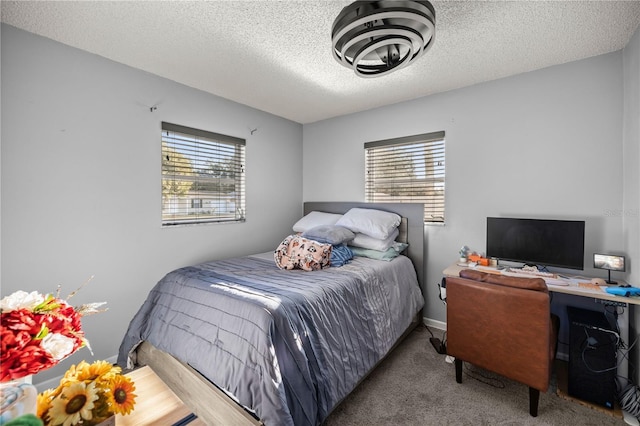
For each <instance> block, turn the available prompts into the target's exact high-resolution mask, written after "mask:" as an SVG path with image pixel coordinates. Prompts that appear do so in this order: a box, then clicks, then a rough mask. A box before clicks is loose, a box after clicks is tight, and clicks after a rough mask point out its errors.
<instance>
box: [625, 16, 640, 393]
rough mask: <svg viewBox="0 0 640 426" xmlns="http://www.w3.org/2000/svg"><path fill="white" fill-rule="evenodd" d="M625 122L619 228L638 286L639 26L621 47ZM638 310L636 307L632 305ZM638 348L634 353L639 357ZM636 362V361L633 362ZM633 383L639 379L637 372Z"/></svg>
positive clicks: (638, 319)
mask: <svg viewBox="0 0 640 426" xmlns="http://www.w3.org/2000/svg"><path fill="white" fill-rule="evenodd" d="M623 61H624V72H623V75H624V121H623V141H624V147H623V155H624V162H623V169H624V175H623V188H624V199H623V207H622V215H621V216H622V227H623V231H624V238H625V250H626V252H627V254H628V256H629V259H630V262H629V270H630V273H629V282H631V283H633V284H634V285H635V286H640V171H639V170H638V169H639V167H638V165H640V28H638V29H637V30H636V32H635V34H634V36H633V37H632V38H631V41H630V42H629V44H627V46H626V47H625V48H624V51H623ZM635 311H637V308H635ZM632 324H633V325H632V329H633V335H637V333H638V330H640V315H639V314H638V312H634V315H633V323H632ZM637 354H638V348H637V347H636V348H635V356H634V358H632V359H635V360H638V359H639V357H638V355H637ZM637 364H638V363H637V362H636V365H637ZM632 379H635V383H639V382H640V372H639V371H636V377H632Z"/></svg>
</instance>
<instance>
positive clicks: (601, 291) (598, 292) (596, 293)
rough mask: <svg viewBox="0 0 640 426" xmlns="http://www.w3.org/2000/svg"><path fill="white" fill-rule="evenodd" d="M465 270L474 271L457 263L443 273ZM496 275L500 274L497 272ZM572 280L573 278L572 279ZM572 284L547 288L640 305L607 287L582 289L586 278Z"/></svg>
mask: <svg viewBox="0 0 640 426" xmlns="http://www.w3.org/2000/svg"><path fill="white" fill-rule="evenodd" d="M463 269H474V268H470V267H467V266H459V265H458V264H457V263H455V262H454V263H452V264H451V265H449V266H448V267H447V268H446V269H445V270H444V271H442V273H443V275H444V276H445V277H457V276H458V275H459V273H460V271H462V270H463ZM482 272H489V271H487V270H486V269H483V270H482ZM495 273H499V271H498V270H496V272H495ZM570 278H571V277H570ZM570 281H571V282H570V284H569V285H566V286H563V285H552V284H549V285H547V288H548V289H549V291H551V292H555V293H565V294H571V295H573V296H582V297H592V298H594V299H598V300H609V301H611V302H619V303H623V304H629V305H640V297H638V296H634V297H624V296H616V295H615V294H610V293H607V292H606V291H605V288H606V286H601V287H599V288H598V289H595V290H594V289H591V288H586V287H581V286H580V285H579V284H578V282H590V278H584V279H583V280H580V279H576V278H571V280H570Z"/></svg>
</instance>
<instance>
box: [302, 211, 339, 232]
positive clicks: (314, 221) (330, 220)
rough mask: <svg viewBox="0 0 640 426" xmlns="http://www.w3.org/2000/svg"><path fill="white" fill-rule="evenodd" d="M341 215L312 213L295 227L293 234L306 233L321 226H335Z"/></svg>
mask: <svg viewBox="0 0 640 426" xmlns="http://www.w3.org/2000/svg"><path fill="white" fill-rule="evenodd" d="M341 217H342V215H341V214H334V213H325V212H318V211H312V212H309V214H307V215H306V216H304V217H303V218H302V219H300V220H299V221H297V222H296V223H295V224H294V225H293V232H305V231H308V230H309V229H311V228H315V227H316V226H320V225H335V224H336V222H337V221H338V219H340V218H341Z"/></svg>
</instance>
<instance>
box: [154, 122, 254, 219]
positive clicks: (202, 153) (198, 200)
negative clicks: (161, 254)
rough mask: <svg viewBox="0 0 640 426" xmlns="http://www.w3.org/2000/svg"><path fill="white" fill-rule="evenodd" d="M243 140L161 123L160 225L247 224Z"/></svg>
mask: <svg viewBox="0 0 640 426" xmlns="http://www.w3.org/2000/svg"><path fill="white" fill-rule="evenodd" d="M244 155H245V140H244V139H239V138H234V137H232V136H225V135H220V134H217V133H212V132H207V131H203V130H198V129H192V128H189V127H184V126H179V125H177V124H171V123H164V122H163V123H162V225H163V226H169V225H180V224H187V223H205V222H243V221H244V220H245V178H244V162H245V160H244Z"/></svg>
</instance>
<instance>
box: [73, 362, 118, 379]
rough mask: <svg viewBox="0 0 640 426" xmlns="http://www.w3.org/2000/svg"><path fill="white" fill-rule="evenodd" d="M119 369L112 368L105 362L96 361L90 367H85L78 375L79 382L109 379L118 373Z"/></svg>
mask: <svg viewBox="0 0 640 426" xmlns="http://www.w3.org/2000/svg"><path fill="white" fill-rule="evenodd" d="M120 371H121V369H120V367H118V366H114V365H112V364H110V363H108V362H107V361H96V362H94V363H93V364H91V365H87V366H85V368H83V369H82V371H81V372H80V374H78V379H79V380H95V379H97V378H101V379H110V378H111V377H112V376H115V375H116V374H118V373H120Z"/></svg>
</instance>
